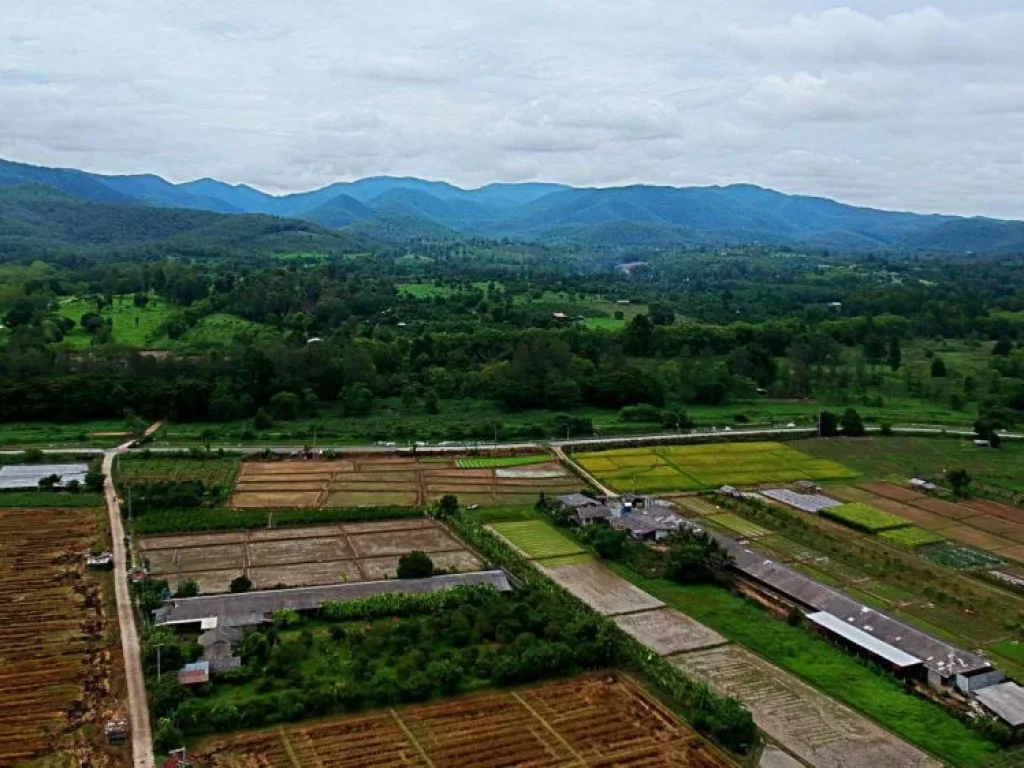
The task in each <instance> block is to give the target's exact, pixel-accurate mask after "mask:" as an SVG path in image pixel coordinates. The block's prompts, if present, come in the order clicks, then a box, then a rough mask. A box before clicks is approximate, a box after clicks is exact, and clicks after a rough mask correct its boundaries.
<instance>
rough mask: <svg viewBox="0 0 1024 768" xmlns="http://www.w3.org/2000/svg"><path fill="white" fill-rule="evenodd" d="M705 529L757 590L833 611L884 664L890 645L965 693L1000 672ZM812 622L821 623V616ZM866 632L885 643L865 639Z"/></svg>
mask: <svg viewBox="0 0 1024 768" xmlns="http://www.w3.org/2000/svg"><path fill="white" fill-rule="evenodd" d="M709 534H710V535H711V536H712V538H714V539H715V540H716V541H718V543H719V544H721V545H722V547H723V548H725V549H726V551H728V552H729V554H731V555H732V557H733V561H734V563H735V566H734V567H735V569H736V570H737V571H739V572H740V573H741V574H742V575H743V576H744V577H745V578H746V579H747V580H748V581H749V582H750V583H752V584H753V585H755V586H756V587H757V588H758V589H759V590H760V591H762V592H763V593H764V594H766V595H767V596H768V597H771V598H775V599H781V600H783V601H785V602H788V603H790V604H792V605H794V606H796V607H797V608H799V609H801V610H803V611H804V612H805V614H810V615H814V614H822V613H825V614H831V615H832V616H833V617H835V618H836V619H838V620H839V621H840V622H842V623H843V625H845V626H847V627H851V628H853V629H856V630H859V631H860V633H863V634H856V633H852V632H846V631H844V634H843V636H842V642H843V643H844V644H853V645H856V646H857V647H858V649H859V652H861V653H863V654H864V655H867V656H870V657H873V658H875V659H877V660H878V661H879V663H881V664H882V665H883V666H886V667H891V666H892V664H893V661H892V659H891V658H887V656H891V655H892V654H891V652H889V651H888V650H886V652H885V653H884V654H883V653H881V652H880V651H882V650H884V649H885V648H884V647H885V646H891V647H892V648H894V649H897V650H899V651H901V652H903V653H904V654H907V655H908V656H909V657H913V658H916V659H920V661H921V664H922V667H923V670H924V671H923V673H922V674H923V675H924V676H925V678H926V679H927V682H928V683H929V684H930V685H932V686H933V687H935V688H941V687H950V688H955V689H957V690H959V691H961V692H962V693H965V694H969V693H972V692H974V691H977V690H980V689H981V688H983V687H985V686H989V685H993V684H994V683H997V682H999V681H1001V680H1002V679H1003V674H1002V673H1001V672H999V671H998V670H995V669H994V668H993V667H992V664H991V663H990V662H989V661H988V660H987V659H985V658H984V657H982V656H979V655H978V654H975V653H970V652H968V651H965V650H962V649H960V648H957V647H956V646H954V645H950V644H949V643H947V642H945V641H942V640H939V639H938V638H935V637H932V636H931V635H928V634H926V633H924V632H921V631H920V630H917V629H914V628H913V627H910V626H908V625H906V624H903V623H902V622H899V621H896V620H895V619H892V618H890V617H889V616H887V615H885V614H884V613H879V612H878V611H876V610H875V609H874V608H870V607H868V606H866V605H864V604H863V603H860V602H858V601H857V600H854V599H853V598H852V597H849V596H848V595H845V594H843V593H842V592H838V591H836V590H834V589H831V588H830V587H827V586H825V585H824V584H820V583H819V582H817V581H815V580H814V579H811V578H809V577H807V576H804V575H803V574H801V573H798V572H797V571H794V570H792V569H791V568H787V567H786V566H784V565H782V564H781V563H778V562H776V561H775V560H772V559H771V558H768V557H765V556H764V555H763V554H761V553H759V552H755V551H754V550H752V549H750V548H749V547H747V546H746V545H743V544H740V543H739V542H738V541H736V540H734V539H732V538H730V537H728V536H723V535H721V534H719V533H717V532H709ZM812 621H813V620H812ZM825 621H827V622H829V624H830V626H824V627H823V629H825V630H826V631H832V632H833V634H835V632H834V629H832V627H834V626H837V625H835V624H834V622H832V620H831V619H828V620H825ZM815 623H816V624H818V625H819V626H822V624H821V622H815ZM867 637H870V638H872V639H873V640H874V641H880V642H881V643H882V644H883V645H879V644H877V643H875V642H870V643H869V642H867V640H866V638H867ZM858 641H859V642H858ZM900 658H903V657H900ZM904 660H906V659H904ZM911 667H912V665H911Z"/></svg>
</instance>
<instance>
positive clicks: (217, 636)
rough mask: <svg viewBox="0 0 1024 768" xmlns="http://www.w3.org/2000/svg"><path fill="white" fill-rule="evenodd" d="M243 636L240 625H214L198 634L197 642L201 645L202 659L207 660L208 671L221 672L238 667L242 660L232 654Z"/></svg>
mask: <svg viewBox="0 0 1024 768" xmlns="http://www.w3.org/2000/svg"><path fill="white" fill-rule="evenodd" d="M243 637H245V630H244V629H243V628H241V627H230V626H228V627H220V626H218V627H214V628H213V629H208V630H206V631H205V632H203V634H201V635H200V636H199V640H198V643H199V645H201V646H202V647H203V660H204V661H206V662H209V664H210V672H212V673H213V674H221V673H224V672H230V671H231V670H232V669H238V668H239V667H240V666H242V660H241V659H240V658H239V657H237V656H235V655H234V648H235V646H236V645H238V643H239V642H241V640H242V638H243Z"/></svg>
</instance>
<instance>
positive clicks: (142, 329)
mask: <svg viewBox="0 0 1024 768" xmlns="http://www.w3.org/2000/svg"><path fill="white" fill-rule="evenodd" d="M95 311H96V303H95V302H94V301H91V300H89V299H87V298H72V299H64V300H62V301H61V303H60V309H59V312H60V314H61V315H62V316H64V317H67V318H70V319H71V320H74V321H75V327H74V328H72V329H71V332H70V333H68V335H67V336H65V337H64V344H66V345H68V346H71V347H75V348H76V349H81V348H84V347H88V346H89V345H90V344H91V343H92V339H93V335H92V334H90V333H87V332H86V331H85V330H84V329H83V328H82V327H81V324H80V323H81V319H82V315H84V314H86V313H87V312H95ZM176 311H177V307H175V306H174V305H173V304H171V303H170V302H168V301H167V300H166V299H162V298H160V297H159V296H156V295H153V296H150V297H149V303H148V304H147V305H146V306H145V307H136V306H135V304H134V301H133V298H132V296H114V297H113V303H112V304H111V305H108V306H105V307H104V308H103V310H102V311H101V312H100V313H99V314H100V317H102V318H103V319H104V320H112V321H113V323H114V329H113V331H114V336H113V340H114V343H115V344H122V345H124V346H128V347H138V348H140V349H145V348H147V347H149V346H150V345H151V344H153V343H154V342H157V340H158V338H159V334H158V333H157V329H158V328H159V327H160V325H161V324H162V323H164V322H165V321H166V320H167V319H168V318H169V317H170V316H171V314H173V313H174V312H176ZM158 346H159V345H158Z"/></svg>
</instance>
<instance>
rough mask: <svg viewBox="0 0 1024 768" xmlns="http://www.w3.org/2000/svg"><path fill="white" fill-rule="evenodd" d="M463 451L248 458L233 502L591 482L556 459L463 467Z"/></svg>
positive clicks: (492, 491)
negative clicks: (268, 459) (329, 458)
mask: <svg viewBox="0 0 1024 768" xmlns="http://www.w3.org/2000/svg"><path fill="white" fill-rule="evenodd" d="M459 461H460V459H459V458H457V457H454V458H451V459H448V458H442V459H437V458H431V459H429V460H427V459H418V458H413V457H386V456H370V457H352V458H351V459H346V460H344V461H305V460H300V461H276V462H246V463H243V464H242V465H241V467H240V469H239V471H238V480H237V482H236V483H235V487H234V493H233V495H232V498H231V505H232V506H234V507H240V508H249V507H324V506H331V507H362V506H377V507H379V506H398V507H414V506H423V505H426V504H427V503H428V502H430V501H436V500H437V499H439V498H440V497H441V496H444V495H445V494H449V493H450V494H454V495H456V496H458V497H459V501H460V502H461V503H462V505H463V506H469V505H472V504H479V505H481V506H512V505H516V504H533V503H534V502H536V500H537V497H538V496H539V495H540V494H541V493H542V492H543V493H546V494H547V495H549V496H558V495H561V494H565V493H571V492H573V491H578V490H580V489H581V488H582V487H583V486H584V483H583V482H582V481H580V480H579V479H577V478H576V477H574V476H573V475H570V474H569V473H568V472H566V470H565V469H564V468H563V467H562V466H561V465H559V464H557V463H555V462H543V463H539V464H531V465H530V466H529V468H516V467H491V468H461V467H459V466H458V462H459Z"/></svg>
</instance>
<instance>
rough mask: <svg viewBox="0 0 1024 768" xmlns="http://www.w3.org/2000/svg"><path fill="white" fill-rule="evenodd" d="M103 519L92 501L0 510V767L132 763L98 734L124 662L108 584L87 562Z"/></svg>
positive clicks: (109, 709)
mask: <svg viewBox="0 0 1024 768" xmlns="http://www.w3.org/2000/svg"><path fill="white" fill-rule="evenodd" d="M98 520H99V513H98V512H97V511H96V510H88V509H77V510H71V509H64V510H54V509H31V510H23V509H0V765H3V766H8V765H18V764H21V763H23V762H27V761H29V760H30V759H33V758H39V757H43V756H54V755H57V754H60V755H61V756H62V757H60V758H57V757H54V758H53V759H54V760H64V761H65V762H63V763H59V764H62V765H65V764H75V765H78V764H82V765H85V764H89V765H93V766H113V765H126V764H127V762H128V761H127V755H126V754H119V753H118V752H117V751H113V750H109V749H106V748H105V747H104V746H102V745H100V744H99V743H98V740H97V737H96V736H95V733H96V732H97V730H98V731H99V733H100V734H102V723H103V722H105V719H106V717H107V716H109V715H110V714H111V712H112V710H113V706H114V702H113V701H112V700H111V699H112V697H111V695H110V678H111V669H112V666H113V665H114V664H116V663H117V658H116V656H115V657H114V658H113V659H112V655H111V654H112V649H111V648H110V647H109V646H108V639H109V638H108V637H107V636H106V634H105V633H106V630H107V627H106V617H105V615H104V611H105V606H104V600H103V594H102V591H101V587H100V583H101V582H100V580H99V579H97V578H94V577H93V576H91V575H90V574H88V573H86V572H85V569H84V556H85V555H86V554H87V553H88V551H89V549H90V548H91V547H92V546H93V545H94V544H95V543H96V538H97V533H98V530H99V529H98V526H97V523H98ZM113 653H115V654H116V649H114V650H113ZM99 738H102V735H100V736H99ZM55 764H57V763H55Z"/></svg>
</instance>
